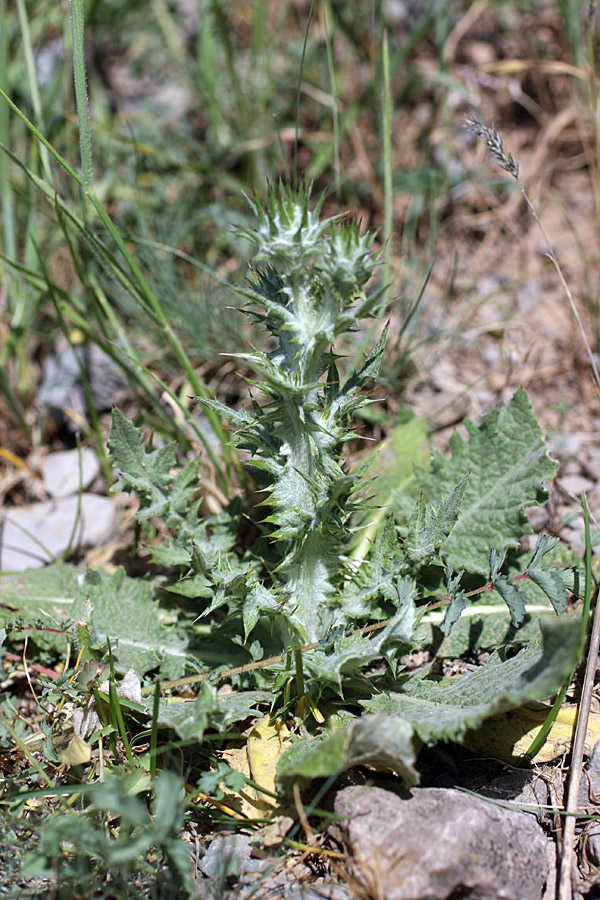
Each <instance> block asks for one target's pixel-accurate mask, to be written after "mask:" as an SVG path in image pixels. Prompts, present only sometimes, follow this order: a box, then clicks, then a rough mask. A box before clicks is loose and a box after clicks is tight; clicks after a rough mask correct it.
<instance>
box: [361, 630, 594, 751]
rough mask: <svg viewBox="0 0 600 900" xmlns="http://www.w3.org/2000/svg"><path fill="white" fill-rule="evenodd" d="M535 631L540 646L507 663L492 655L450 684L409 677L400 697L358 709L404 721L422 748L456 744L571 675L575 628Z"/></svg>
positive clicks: (382, 697)
mask: <svg viewBox="0 0 600 900" xmlns="http://www.w3.org/2000/svg"><path fill="white" fill-rule="evenodd" d="M541 629H542V639H541V641H540V640H534V641H531V643H530V644H528V646H527V647H525V648H524V649H523V650H521V652H520V653H517V654H516V656H514V657H512V658H511V659H504V660H502V659H501V657H500V656H499V655H498V654H494V655H493V656H492V657H491V659H490V661H489V662H488V663H487V664H486V665H485V666H481V667H480V668H479V669H476V670H475V671H474V672H472V673H471V674H469V675H464V676H462V677H461V678H459V679H458V680H457V681H455V682H454V683H453V684H450V685H445V686H440V685H438V684H436V683H435V682H433V681H429V680H427V679H425V678H413V679H411V680H410V681H408V682H406V684H405V685H404V686H403V689H402V691H401V692H393V693H392V692H390V693H385V694H379V695H378V696H376V697H373V698H371V699H369V700H364V701H361V706H363V707H364V709H365V710H367V712H373V713H383V714H385V715H389V716H398V717H399V718H401V719H405V720H406V721H407V722H410V723H411V725H412V726H413V727H414V729H415V731H416V733H417V734H418V736H419V737H420V738H421V740H423V741H424V742H425V743H427V744H433V743H435V742H436V741H459V742H460V740H461V739H462V737H463V735H464V734H465V732H466V731H467V729H469V728H477V726H478V725H479V724H480V723H481V722H483V721H484V719H486V718H488V717H489V716H493V715H495V714H496V713H500V712H503V711H504V710H507V709H513V708H515V707H517V706H522V705H523V704H524V703H526V702H527V701H529V700H546V699H548V697H550V696H551V695H552V694H554V693H555V692H556V691H557V690H558V689H559V688H560V687H561V685H562V683H563V681H564V679H565V677H566V676H567V675H568V674H569V673H570V672H572V671H573V667H574V665H575V664H576V662H577V659H578V655H579V648H580V636H581V626H580V623H579V622H577V621H573V620H555V621H552V622H548V623H543V624H542V625H541Z"/></svg>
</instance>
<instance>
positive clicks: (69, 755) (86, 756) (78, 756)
mask: <svg viewBox="0 0 600 900" xmlns="http://www.w3.org/2000/svg"><path fill="white" fill-rule="evenodd" d="M58 758H59V760H60V761H61V763H62V764H63V766H82V765H84V763H88V762H89V761H90V759H91V758H92V748H91V747H90V745H89V744H86V742H85V741H83V740H82V739H81V738H80V737H78V736H77V735H76V734H74V735H73V737H72V738H71V740H70V741H69V746H68V747H67V748H66V749H65V750H63V752H62V753H60V754H59V756H58Z"/></svg>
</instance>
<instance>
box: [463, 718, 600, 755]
mask: <svg viewBox="0 0 600 900" xmlns="http://www.w3.org/2000/svg"><path fill="white" fill-rule="evenodd" d="M548 712H549V708H544V709H528V708H527V707H520V708H519V709H512V710H510V711H509V712H506V713H502V714H501V715H498V716H492V717H491V718H490V719H486V720H485V722H484V723H483V724H482V725H481V727H480V728H478V729H476V730H474V731H468V732H467V734H466V735H465V739H464V744H465V746H466V747H468V748H469V750H473V751H475V752H476V753H481V754H482V755H483V756H489V757H492V758H493V759H500V760H502V761H503V762H515V761H516V760H521V759H523V757H524V756H525V754H526V753H527V750H528V749H529V747H530V746H531V743H532V741H533V740H534V738H536V737H537V735H538V734H539V732H540V730H541V728H542V725H543V724H544V722H545V721H546V717H547V715H548ZM576 722H577V707H575V706H572V707H569V706H563V707H562V709H561V710H560V711H559V713H558V716H557V717H556V720H555V722H554V724H553V726H552V729H551V731H550V734H549V735H548V737H547V739H546V742H545V743H544V744H543V746H542V747H541V749H540V751H539V753H538V754H537V756H536V757H535V762H538V763H540V762H551V761H552V760H553V759H557V758H558V757H559V756H562V754H563V753H567V752H568V751H569V750H570V748H571V742H572V740H573V735H574V731H575V724H576ZM598 739H600V715H598V714H597V713H591V714H590V718H589V722H588V728H587V733H586V738H585V751H586V753H591V751H592V750H593V748H594V747H595V745H596V742H597V741H598Z"/></svg>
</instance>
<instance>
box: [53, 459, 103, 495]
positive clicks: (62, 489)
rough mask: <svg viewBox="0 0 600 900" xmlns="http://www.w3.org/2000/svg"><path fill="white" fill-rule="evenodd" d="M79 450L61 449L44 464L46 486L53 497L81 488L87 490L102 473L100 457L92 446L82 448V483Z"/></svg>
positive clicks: (74, 491) (75, 491) (73, 492)
mask: <svg viewBox="0 0 600 900" xmlns="http://www.w3.org/2000/svg"><path fill="white" fill-rule="evenodd" d="M79 465H80V462H79V451H78V450H77V449H75V450H60V451H58V452H57V453H51V454H50V455H49V456H48V457H47V459H46V462H45V464H44V486H45V488H46V490H47V491H48V493H49V494H50V495H51V496H52V497H69V496H71V494H76V493H77V492H78V491H79V490H80V488H83V490H85V489H86V488H88V487H89V486H90V484H91V483H92V481H93V480H94V479H95V478H96V476H97V475H98V474H99V473H100V463H99V462H98V457H97V456H96V454H95V453H94V451H93V450H92V449H91V447H83V448H82V449H81V484H80V481H79Z"/></svg>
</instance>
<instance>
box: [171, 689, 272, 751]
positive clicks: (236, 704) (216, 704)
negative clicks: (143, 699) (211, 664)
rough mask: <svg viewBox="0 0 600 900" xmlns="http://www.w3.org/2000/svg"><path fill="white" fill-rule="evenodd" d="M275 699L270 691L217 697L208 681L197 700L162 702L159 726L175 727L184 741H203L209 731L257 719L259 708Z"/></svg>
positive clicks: (245, 692) (225, 728)
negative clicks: (254, 717)
mask: <svg viewBox="0 0 600 900" xmlns="http://www.w3.org/2000/svg"><path fill="white" fill-rule="evenodd" d="M272 699H273V697H272V694H271V693H270V692H268V691H239V692H237V693H232V694H224V695H217V692H216V690H215V688H214V687H213V686H212V685H209V684H208V682H206V681H204V682H203V683H202V688H201V689H200V693H199V694H198V696H197V697H196V698H195V699H194V700H181V701H178V702H175V703H169V702H168V701H166V700H161V702H160V710H159V714H158V723H159V725H164V726H166V727H168V728H172V729H173V730H174V731H176V732H177V734H178V735H179V737H180V738H182V739H183V740H192V739H195V740H198V741H200V740H202V738H203V736H204V732H205V731H206V729H207V728H209V727H211V728H215V729H216V730H218V731H227V729H228V728H229V727H230V726H231V725H232V724H233V723H234V722H243V721H244V720H245V719H248V718H250V717H252V716H255V715H256V714H257V712H258V708H259V707H260V706H261V705H265V706H266V705H267V704H269V703H270V702H271V701H272Z"/></svg>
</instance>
